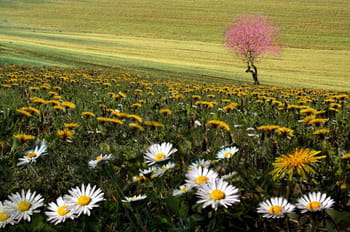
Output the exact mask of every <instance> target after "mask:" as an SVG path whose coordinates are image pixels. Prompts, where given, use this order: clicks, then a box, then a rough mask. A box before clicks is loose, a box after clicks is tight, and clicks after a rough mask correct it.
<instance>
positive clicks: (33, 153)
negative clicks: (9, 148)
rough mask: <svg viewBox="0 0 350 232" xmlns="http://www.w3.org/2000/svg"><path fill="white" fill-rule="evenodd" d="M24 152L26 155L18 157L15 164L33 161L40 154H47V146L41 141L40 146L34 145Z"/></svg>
mask: <svg viewBox="0 0 350 232" xmlns="http://www.w3.org/2000/svg"><path fill="white" fill-rule="evenodd" d="M25 154H26V155H25V156H23V158H19V159H18V160H19V162H18V163H17V166H20V165H23V164H28V163H35V162H36V160H37V159H38V158H39V157H40V156H42V155H47V146H46V143H45V141H44V140H43V141H41V143H40V146H36V147H35V148H34V150H29V151H27V152H26V153H25Z"/></svg>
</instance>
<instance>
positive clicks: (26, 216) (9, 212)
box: [0, 184, 105, 228]
mask: <svg viewBox="0 0 350 232" xmlns="http://www.w3.org/2000/svg"><path fill="white" fill-rule="evenodd" d="M68 193H69V194H66V195H64V196H63V197H62V196H60V197H58V198H57V200H56V202H51V203H49V204H48V207H47V211H46V212H45V214H46V216H47V220H48V221H49V222H50V223H54V224H55V225H56V224H58V223H62V222H65V220H66V219H74V218H78V217H79V216H80V215H81V214H84V215H88V216H90V211H91V210H92V209H93V208H95V207H98V204H97V203H98V202H100V201H104V200H105V199H104V198H103V195H104V193H103V192H102V190H101V189H100V188H96V186H91V185H90V184H88V185H87V186H85V185H84V184H82V185H81V187H78V186H77V187H74V188H71V189H70V190H68ZM8 198H9V199H8V200H5V201H4V202H0V228H4V227H5V226H6V225H7V224H10V225H14V224H17V223H19V222H20V221H22V220H24V221H28V222H30V221H31V216H32V215H33V214H35V213H39V212H40V209H39V208H40V207H43V206H44V198H43V197H42V196H41V194H39V193H36V192H35V191H34V192H32V191H31V190H28V191H25V190H22V191H21V192H16V193H12V194H10V195H9V196H8Z"/></svg>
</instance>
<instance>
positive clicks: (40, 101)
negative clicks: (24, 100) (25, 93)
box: [30, 97, 48, 105]
mask: <svg viewBox="0 0 350 232" xmlns="http://www.w3.org/2000/svg"><path fill="white" fill-rule="evenodd" d="M30 100H31V101H32V102H34V103H37V104H38V105H41V104H46V103H48V102H47V101H46V100H45V99H42V98H40V97H31V98H30Z"/></svg>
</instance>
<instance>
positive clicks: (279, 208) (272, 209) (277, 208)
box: [269, 205, 283, 215]
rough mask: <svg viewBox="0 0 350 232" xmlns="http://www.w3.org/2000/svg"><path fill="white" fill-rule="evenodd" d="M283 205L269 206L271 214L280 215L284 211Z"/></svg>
mask: <svg viewBox="0 0 350 232" xmlns="http://www.w3.org/2000/svg"><path fill="white" fill-rule="evenodd" d="M282 209H283V207H282V206H279V205H274V206H271V207H270V208H269V214H273V215H279V214H280V213H281V211H282Z"/></svg>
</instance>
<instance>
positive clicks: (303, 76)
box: [0, 0, 350, 90]
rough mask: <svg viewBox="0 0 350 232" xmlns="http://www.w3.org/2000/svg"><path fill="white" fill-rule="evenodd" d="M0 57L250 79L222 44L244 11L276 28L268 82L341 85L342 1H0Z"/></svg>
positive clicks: (344, 61) (263, 67)
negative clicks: (276, 50) (276, 49)
mask: <svg viewBox="0 0 350 232" xmlns="http://www.w3.org/2000/svg"><path fill="white" fill-rule="evenodd" d="M0 6H1V7H0V15H1V16H0V26H1V27H0V34H1V37H0V52H1V53H0V54H1V57H0V61H1V63H19V64H35V65H57V66H62V65H63V66H86V65H98V66H112V67H117V68H121V69H126V70H129V71H136V72H142V73H150V74H152V75H158V76H162V75H166V76H175V77H182V78H195V79H204V78H206V79H213V78H218V79H222V80H235V81H237V80H239V81H247V82H248V83H251V82H252V80H251V77H250V76H249V75H248V74H246V73H245V72H244V70H245V66H244V63H243V62H242V61H240V60H239V59H238V58H237V57H236V56H235V55H234V54H231V53H229V52H227V51H226V50H225V49H224V46H223V43H224V42H223V34H224V31H225V30H226V29H227V27H228V26H229V25H230V24H231V22H232V20H233V19H234V18H235V17H237V16H239V15H241V14H244V13H256V14H265V15H267V16H269V17H270V18H271V19H272V20H273V21H274V22H275V24H276V25H277V26H278V27H279V28H280V30H281V38H280V42H281V43H282V44H283V45H284V49H283V52H282V53H281V54H280V55H278V56H274V57H267V58H265V59H264V60H263V61H261V62H260V63H258V68H259V71H260V81H261V83H262V84H267V85H283V86H290V87H301V88H302V87H313V88H327V89H335V90H350V78H349V73H350V59H349V55H350V50H349V48H350V31H349V30H348V28H349V26H350V19H349V17H348V16H349V15H350V13H349V12H350V5H349V4H347V1H344V0H338V1H326V0H322V1H319V0H318V1H308V2H304V1H300V0H294V1H288V3H286V2H282V1H277V0H269V1H243V0H238V1H234V3H233V2H232V1H227V0H226V1H207V0H203V1H183V0H180V1H174V0H165V1H148V0H138V1H136V0H133V1H111V0H104V1H92V0H88V1H74V2H71V1H66V0H60V1H44V0H42V1H34V0H33V1H2V2H1V3H0Z"/></svg>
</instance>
